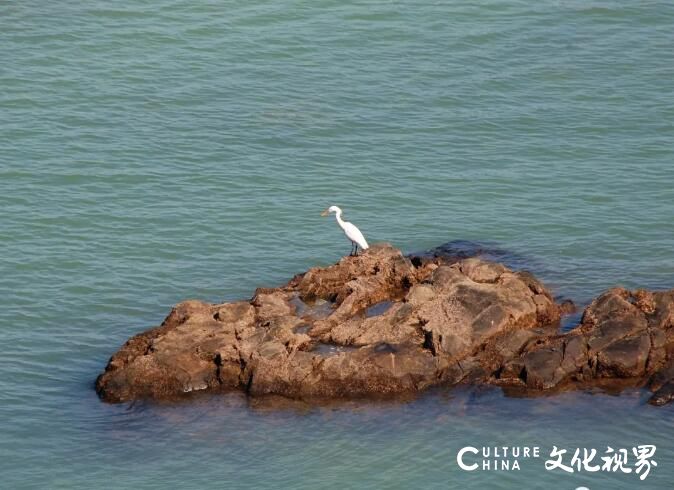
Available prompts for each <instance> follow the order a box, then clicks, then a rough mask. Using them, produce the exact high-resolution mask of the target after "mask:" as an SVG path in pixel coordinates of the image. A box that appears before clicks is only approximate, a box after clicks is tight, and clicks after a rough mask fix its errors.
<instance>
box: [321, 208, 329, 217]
mask: <svg viewBox="0 0 674 490" xmlns="http://www.w3.org/2000/svg"><path fill="white" fill-rule="evenodd" d="M328 214H330V213H328V210H327V209H326V210H325V211H323V212H322V213H321V216H327V215H328Z"/></svg>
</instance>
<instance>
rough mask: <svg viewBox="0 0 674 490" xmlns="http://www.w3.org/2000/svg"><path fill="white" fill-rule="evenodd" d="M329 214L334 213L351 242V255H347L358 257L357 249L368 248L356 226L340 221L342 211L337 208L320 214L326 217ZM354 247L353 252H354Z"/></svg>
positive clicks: (332, 207) (331, 207)
mask: <svg viewBox="0 0 674 490" xmlns="http://www.w3.org/2000/svg"><path fill="white" fill-rule="evenodd" d="M330 213H335V218H337V223H338V224H339V226H340V227H341V228H342V230H344V234H345V235H346V237H347V238H348V239H349V240H351V253H350V254H349V255H354V254H355V255H358V247H360V248H362V249H363V250H367V249H368V248H370V246H369V245H368V244H367V242H366V241H365V237H364V236H363V234H362V233H361V232H360V230H359V229H358V228H356V225H354V224H353V223H350V222H348V221H344V220H342V210H341V209H340V208H339V207H337V206H330V207H329V208H328V209H326V210H325V211H323V212H322V213H321V216H327V215H329V214H330ZM354 247H355V251H354Z"/></svg>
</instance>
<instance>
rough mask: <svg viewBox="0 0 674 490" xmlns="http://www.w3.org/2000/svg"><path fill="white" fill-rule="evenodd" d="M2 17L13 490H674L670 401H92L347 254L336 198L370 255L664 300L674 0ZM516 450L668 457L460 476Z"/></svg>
mask: <svg viewBox="0 0 674 490" xmlns="http://www.w3.org/2000/svg"><path fill="white" fill-rule="evenodd" d="M2 22H3V24H2V29H0V41H2V42H0V55H1V57H0V58H1V59H2V66H3V70H2V71H0V81H1V83H2V90H0V113H1V114H2V117H0V209H1V211H0V249H2V261H1V262H0V306H1V307H0V325H1V327H0V435H1V436H0V474H1V475H2V483H1V484H0V485H1V486H3V487H7V488H13V489H29V488H31V489H32V488H36V487H41V488H64V489H65V488H67V489H71V488H91V487H92V486H103V487H105V488H111V489H114V488H120V489H122V488H138V489H154V488H173V487H179V488H184V489H201V488H207V487H208V488H211V487H219V486H220V487H223V488H224V487H227V488H230V487H234V488H251V489H253V488H255V489H260V488H270V489H271V488H274V489H277V488H288V487H292V488H298V489H303V488H306V489H309V488H317V487H325V488H364V489H369V488H372V489H374V488H382V487H398V488H409V487H419V488H474V489H482V488H495V489H497V490H499V489H503V490H505V489H519V488H531V487H539V486H540V487H549V488H569V489H573V488H576V487H578V486H586V487H588V488H590V489H592V490H596V489H634V488H656V489H657V488H663V489H665V488H667V489H668V488H671V482H672V480H673V479H674V464H673V463H672V461H674V454H673V452H672V448H673V445H672V442H671V434H672V433H673V429H674V427H673V426H672V424H673V422H672V421H673V420H674V417H673V415H674V412H673V410H674V407H662V408H654V407H650V406H648V405H646V404H645V400H646V397H647V396H648V394H644V393H642V392H641V391H639V390H633V391H630V392H628V393H624V394H622V395H621V396H619V397H615V396H609V395H606V394H600V393H595V394H588V393H570V394H564V395H557V396H555V397H549V398H548V397H546V398H534V399H515V398H505V397H504V396H503V395H502V393H501V392H500V391H499V390H498V389H488V390H468V391H461V390H458V391H457V390H455V391H451V392H443V391H440V392H436V393H431V394H428V395H424V396H422V397H421V398H419V399H416V400H414V401H402V402H401V401H398V402H378V403H359V402H351V403H347V404H345V405H343V406H328V407H312V408H307V407H306V406H304V407H303V408H302V406H297V405H293V408H285V409H282V410H279V407H278V406H277V407H273V406H272V407H269V406H264V407H263V406H262V405H260V403H258V402H253V401H250V400H246V399H245V398H243V397H241V396H239V395H227V396H210V395H208V396H206V395H200V394H196V396H194V397H190V399H189V401H187V402H185V401H184V400H183V401H181V402H178V403H162V404H156V403H154V404H153V403H140V402H138V403H134V404H131V405H119V406H115V405H107V404H103V403H101V402H100V400H99V399H98V397H97V396H96V394H95V393H94V390H93V384H94V378H95V376H96V375H97V374H98V373H99V372H100V371H101V370H102V369H103V367H104V366H105V364H106V362H107V360H108V358H109V356H110V355H111V354H112V353H113V352H114V351H115V350H117V349H118V348H119V346H120V345H121V344H122V343H123V342H124V341H125V340H126V339H127V338H128V337H129V336H131V335H133V334H134V333H137V332H139V331H141V330H143V329H145V328H147V327H148V326H150V325H153V324H157V323H158V322H160V321H161V320H162V319H163V318H164V317H165V316H166V314H167V313H168V312H169V310H170V308H171V306H172V305H174V304H176V303H177V302H179V301H182V300H184V299H187V298H200V299H204V300H206V301H210V302H219V301H232V300H236V299H246V298H250V297H251V296H252V294H253V292H254V290H255V288H256V287H259V286H262V285H268V286H276V285H279V284H281V283H283V282H285V281H287V280H288V279H289V278H290V277H292V275H293V274H296V273H298V272H301V271H303V270H306V269H308V268H309V267H312V266H315V265H327V264H331V263H334V262H335V261H336V260H337V259H338V258H339V257H341V256H342V255H346V254H348V252H349V246H350V244H349V242H348V241H347V240H346V239H345V238H344V236H343V234H342V232H341V230H340V229H339V228H338V227H337V225H336V224H335V223H334V220H330V219H326V218H321V217H320V216H319V212H320V211H321V210H323V209H324V208H325V207H326V206H328V205H330V204H337V205H340V206H342V207H343V208H344V210H345V217H346V218H347V219H349V220H350V221H352V222H354V223H355V224H356V225H357V226H358V227H359V228H360V229H361V230H362V231H363V233H364V234H365V236H366V238H367V239H368V241H370V242H371V243H376V242H379V241H388V242H391V243H393V244H394V245H395V246H397V247H399V248H401V249H403V250H405V251H424V250H430V249H432V248H434V247H437V246H438V245H439V244H443V243H447V242H454V243H455V248H457V246H456V244H457V243H460V242H462V241H464V240H465V241H468V242H477V243H491V244H494V248H496V249H499V250H503V251H506V252H509V253H512V254H513V255H512V256H513V257H515V258H522V259H523V260H521V261H520V262H518V264H521V266H522V267H524V268H531V269H532V271H533V272H535V273H536V275H537V277H540V278H541V279H542V280H543V281H544V282H545V283H546V284H547V285H548V286H549V287H550V288H551V289H552V290H553V291H554V293H555V295H560V296H562V297H565V298H570V299H572V300H574V302H576V304H578V305H579V306H584V305H586V304H587V303H589V301H590V300H591V298H593V297H596V296H597V295H598V294H599V293H600V292H601V291H603V290H604V289H605V288H607V287H608V286H612V285H615V284H622V285H624V286H627V287H629V288H636V287H644V288H648V289H664V288H671V287H674V261H673V259H672V258H673V257H674V240H673V239H672V237H673V236H674V221H673V220H672V217H673V216H674V211H673V207H672V206H673V205H672V203H673V202H674V189H673V187H672V185H671V183H672V182H674V166H673V165H672V161H674V150H673V149H672V144H671V142H672V138H673V137H674V136H673V134H672V128H671V119H672V113H671V108H672V102H671V98H672V96H671V80H672V77H673V76H674V74H672V66H674V59H672V49H671V45H672V32H674V11H673V9H672V6H671V5H670V4H668V3H666V2H632V3H629V4H628V3H626V2H617V1H605V2H601V3H597V2H595V3H592V2H590V3H588V2H587V1H579V0H571V1H569V2H558V1H543V2H536V3H530V2H518V3H515V2H482V3H479V4H476V3H475V2H461V1H458V2H455V1H453V2H443V1H440V2H421V3H420V2H406V1H396V2H381V3H378V4H374V3H367V4H366V3H359V4H352V3H344V2H329V1H323V0H319V1H317V2H313V3H312V4H311V5H308V4H306V5H305V4H302V5H301V6H299V4H294V3H293V4H291V3H289V2H283V1H280V2H265V3H255V2H224V3H218V2H210V3H204V2H184V1H171V2H168V1H165V0H158V1H156V2H153V3H152V8H147V7H143V6H140V4H138V3H135V2H133V3H132V2H127V1H120V2H115V3H114V5H112V4H110V3H109V2H105V3H104V2H100V1H92V2H86V3H77V2H59V3H55V2H15V3H7V4H3V21H2ZM337 26H338V28H337ZM457 241H458V242H457ZM505 257H508V255H507V254H506V255H505ZM503 260H505V259H503ZM511 265H512V264H511ZM496 444H497V445H533V444H539V445H541V447H542V448H547V449H548V450H549V449H551V447H550V446H551V445H553V444H554V445H557V446H558V447H564V448H565V449H567V450H568V451H569V452H572V451H573V449H574V448H576V447H588V448H596V449H597V450H598V451H600V452H603V451H605V449H606V448H605V446H607V445H611V446H612V447H614V448H621V447H625V448H631V447H632V446H634V445H637V444H656V445H657V447H658V449H657V453H656V455H655V459H656V461H657V462H658V467H657V468H654V469H653V470H652V472H651V475H649V477H648V479H647V480H646V481H645V482H640V481H639V480H638V478H635V476H634V475H631V474H630V475H627V474H621V473H617V474H614V473H604V472H600V473H596V474H591V475H590V474H587V473H580V474H577V473H574V474H566V473H564V474H562V473H559V472H548V471H546V470H545V469H544V468H543V467H542V463H540V464H534V465H533V466H532V465H524V464H523V465H522V470H521V471H520V472H490V473H482V472H473V473H467V472H463V471H461V470H460V469H459V468H458V467H457V465H456V459H455V458H456V452H457V451H458V449H460V448H461V447H463V446H467V445H472V446H476V447H481V446H483V445H496ZM566 456H569V457H570V456H571V455H570V454H569V453H567V455H566Z"/></svg>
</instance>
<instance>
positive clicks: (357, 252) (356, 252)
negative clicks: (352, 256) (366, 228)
mask: <svg viewBox="0 0 674 490" xmlns="http://www.w3.org/2000/svg"><path fill="white" fill-rule="evenodd" d="M355 245H356V257H358V244H357V243H356V244H355Z"/></svg>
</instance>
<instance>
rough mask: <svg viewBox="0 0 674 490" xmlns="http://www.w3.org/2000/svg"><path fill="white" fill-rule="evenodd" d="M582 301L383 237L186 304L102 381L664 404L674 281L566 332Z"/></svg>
mask: <svg viewBox="0 0 674 490" xmlns="http://www.w3.org/2000/svg"><path fill="white" fill-rule="evenodd" d="M568 309H569V304H568V302H567V303H564V304H562V305H558V304H557V303H555V301H554V300H553V298H552V296H551V295H550V292H549V291H548V290H547V289H546V288H545V287H544V286H543V285H542V284H541V283H540V282H539V281H538V280H537V279H536V278H535V277H533V276H532V275H531V274H529V273H527V272H514V271H512V270H510V269H509V268H507V267H506V266H504V265H502V264H500V263H496V262H490V261H487V260H484V259H481V258H475V257H468V258H463V257H462V256H447V255H446V254H445V255H443V254H432V255H426V256H414V257H405V256H403V255H402V253H401V252H400V251H399V250H397V249H394V248H392V247H391V246H388V245H381V246H374V247H372V248H371V249H369V250H367V251H366V252H365V253H363V254H362V255H361V256H358V257H344V258H343V259H342V260H340V261H339V263H337V264H335V265H333V266H330V267H326V268H314V269H311V270H309V271H308V272H306V273H304V274H301V275H298V276H296V277H294V278H293V279H292V280H291V281H290V282H289V283H288V284H286V285H284V286H281V287H278V288H261V289H258V290H257V291H256V292H255V295H254V297H253V298H252V299H251V300H250V301H240V302H235V303H225V304H208V303H204V302H201V301H186V302H183V303H180V304H179V305H177V306H176V307H175V308H174V309H173V310H172V311H171V313H170V314H169V316H168V317H167V318H166V319H165V320H164V322H163V323H162V325H161V326H159V327H157V328H154V329H152V330H148V331H147V332H144V333H141V334H139V335H137V336H135V337H133V338H131V339H130V340H129V341H128V342H127V343H126V344H125V345H124V346H123V347H122V348H121V349H120V350H119V351H118V352H117V353H116V354H114V355H113V356H112V358H111V359H110V361H109V363H108V366H107V367H106V370H105V372H104V373H103V374H101V375H100V376H99V378H98V380H97V382H96V389H97V391H98V393H99V395H100V396H101V397H102V398H103V399H104V400H106V401H111V402H120V401H128V400H133V399H138V398H166V397H173V396H177V395H180V394H183V393H186V392H191V391H196V390H232V389H240V390H244V391H245V392H247V393H249V394H250V395H265V394H276V395H282V396H285V397H289V398H301V399H317V398H345V397H350V398H352V397H361V396H390V395H393V394H400V393H414V392H419V391H422V390H424V389H426V388H428V387H430V386H433V385H439V384H446V385H452V384H457V383H487V384H496V385H500V386H504V387H508V388H519V389H523V390H529V391H532V392H533V391H536V392H538V391H541V390H557V389H568V388H569V387H576V386H577V387H582V386H587V385H588V384H591V383H592V382H595V381H597V380H600V379H601V380H604V381H606V380H623V379H632V380H636V382H637V383H641V384H647V385H648V386H649V387H650V388H651V389H652V390H653V391H656V394H655V395H654V397H653V403H655V404H663V403H666V402H668V401H670V400H671V399H672V397H674V367H672V363H671V362H670V360H671V359H672V355H671V353H670V348H669V347H670V345H674V342H673V341H672V340H673V339H672V335H673V334H672V332H674V329H673V328H672V327H673V319H674V313H673V312H674V291H670V292H668V293H649V292H645V291H638V292H635V293H630V292H629V291H626V290H624V289H613V290H611V291H609V292H607V293H605V294H604V295H602V296H601V297H599V298H597V299H596V300H595V301H594V302H593V303H592V304H591V305H590V306H589V307H588V308H587V310H586V311H585V313H584V315H583V319H582V323H581V325H580V326H579V327H577V328H575V329H574V330H572V331H571V332H569V333H565V334H562V333H560V331H559V320H560V316H561V315H562V314H563V313H564V312H566V311H567V310H568Z"/></svg>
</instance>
